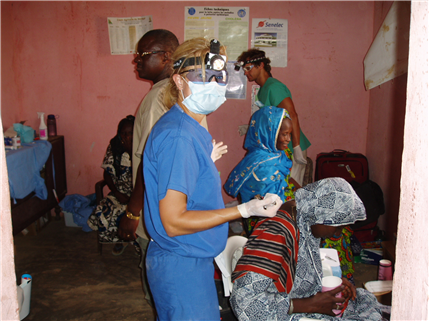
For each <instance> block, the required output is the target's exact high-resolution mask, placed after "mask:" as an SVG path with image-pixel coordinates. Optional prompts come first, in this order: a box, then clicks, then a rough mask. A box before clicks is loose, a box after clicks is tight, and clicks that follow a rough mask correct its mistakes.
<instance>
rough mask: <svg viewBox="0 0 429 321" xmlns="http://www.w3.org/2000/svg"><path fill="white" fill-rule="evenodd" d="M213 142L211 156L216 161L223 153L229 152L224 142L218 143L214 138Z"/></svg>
mask: <svg viewBox="0 0 429 321" xmlns="http://www.w3.org/2000/svg"><path fill="white" fill-rule="evenodd" d="M212 144H213V150H212V154H211V156H210V157H211V158H212V160H213V163H214V162H215V161H217V160H218V159H219V158H221V157H222V155H223V154H226V153H227V152H228V146H227V145H224V144H223V142H220V143H217V144H216V141H215V140H214V139H213V140H212Z"/></svg>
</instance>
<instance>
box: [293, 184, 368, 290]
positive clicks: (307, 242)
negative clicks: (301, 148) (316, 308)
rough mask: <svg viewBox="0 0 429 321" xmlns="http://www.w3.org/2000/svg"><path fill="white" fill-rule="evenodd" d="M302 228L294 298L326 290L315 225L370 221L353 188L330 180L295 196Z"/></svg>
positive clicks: (311, 186) (299, 222)
mask: <svg viewBox="0 0 429 321" xmlns="http://www.w3.org/2000/svg"><path fill="white" fill-rule="evenodd" d="M295 200H296V204H297V206H296V208H297V225H298V228H299V235H300V239H299V251H298V265H297V267H296V276H295V282H294V285H293V290H292V298H308V297H310V296H312V295H314V294H316V293H317V292H320V290H321V289H322V262H321V259H320V252H319V247H320V238H315V237H314V236H313V234H312V232H311V226H312V225H315V224H323V225H329V226H341V225H349V224H353V223H354V222H355V221H357V220H364V219H365V218H366V213H365V207H364V206H363V203H362V201H361V200H360V198H359V197H358V196H357V195H356V193H355V191H354V190H353V188H352V187H351V186H350V184H349V183H347V181H346V180H344V179H343V178H339V177H335V178H326V179H322V180H320V181H317V182H314V183H312V184H308V185H306V186H305V187H303V188H300V189H298V190H297V191H296V193H295Z"/></svg>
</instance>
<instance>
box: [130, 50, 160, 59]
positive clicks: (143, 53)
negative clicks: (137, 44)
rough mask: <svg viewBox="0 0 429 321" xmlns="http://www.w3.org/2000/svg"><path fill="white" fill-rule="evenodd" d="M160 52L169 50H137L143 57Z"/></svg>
mask: <svg viewBox="0 0 429 321" xmlns="http://www.w3.org/2000/svg"><path fill="white" fill-rule="evenodd" d="M159 52H167V51H165V50H157V51H145V52H142V53H139V52H138V51H137V52H136V55H137V56H139V57H140V58H143V56H146V55H152V54H157V53H159Z"/></svg>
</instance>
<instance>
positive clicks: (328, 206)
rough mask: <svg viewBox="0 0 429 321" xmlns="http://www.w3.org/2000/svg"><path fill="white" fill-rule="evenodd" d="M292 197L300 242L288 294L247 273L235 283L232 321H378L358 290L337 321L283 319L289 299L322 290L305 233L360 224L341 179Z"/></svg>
mask: <svg viewBox="0 0 429 321" xmlns="http://www.w3.org/2000/svg"><path fill="white" fill-rule="evenodd" d="M295 196H296V202H297V212H298V214H297V223H298V228H299V230H300V239H299V251H298V263H297V268H296V274H295V280H294V284H293V288H292V291H291V293H290V294H287V293H279V292H278V291H277V289H276V288H275V286H274V285H273V282H272V280H270V279H269V278H267V277H265V276H261V275H259V274H256V273H247V274H246V276H245V277H242V278H240V279H237V280H236V281H235V283H234V287H233V291H232V295H231V299H230V302H231V306H232V308H233V310H234V312H235V314H236V316H237V318H238V319H239V320H240V321H242V320H246V321H247V320H255V321H257V320H286V321H298V320H300V319H301V318H303V317H307V318H312V319H318V320H326V321H337V320H343V321H346V320H347V321H351V320H361V321H367V320H369V321H378V320H383V318H382V316H381V309H380V307H381V306H380V304H379V303H378V301H377V299H376V298H375V296H374V295H373V294H372V293H370V292H368V291H366V290H364V289H357V297H356V300H355V301H351V300H350V301H349V303H348V306H347V309H346V310H345V311H344V314H343V316H342V317H341V318H336V317H331V316H328V315H324V314H318V313H311V314H310V313H293V314H291V315H289V314H288V311H289V304H290V303H289V302H290V300H291V299H294V298H308V297H311V296H313V295H315V294H316V293H317V292H320V291H321V289H322V264H321V259H320V254H319V245H320V239H319V238H315V237H314V236H313V234H312V233H311V229H310V227H311V226H312V225H315V224H323V225H329V226H342V225H348V224H353V223H354V222H355V221H356V220H364V219H365V218H366V214H365V208H364V206H363V203H362V201H361V200H360V199H359V197H358V196H357V195H356V193H355V192H354V190H353V188H352V187H351V186H350V184H348V183H347V182H346V181H345V180H344V179H342V178H328V179H324V180H320V181H317V182H315V183H313V184H309V185H307V186H305V187H304V188H301V189H299V190H298V191H297V192H296V194H295ZM255 275H256V276H255ZM253 304H255V307H253Z"/></svg>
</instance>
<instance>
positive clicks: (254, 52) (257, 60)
mask: <svg viewBox="0 0 429 321" xmlns="http://www.w3.org/2000/svg"><path fill="white" fill-rule="evenodd" d="M252 60H253V61H252ZM239 61H242V62H243V63H244V65H245V64H248V63H252V64H254V65H255V66H259V65H260V64H261V62H263V63H264V70H265V71H266V72H267V73H268V75H270V77H272V75H271V66H270V63H271V60H270V58H267V57H265V51H262V50H259V49H256V48H252V49H249V50H247V51H243V52H242V53H241V55H240V56H239V57H238V58H237V62H239Z"/></svg>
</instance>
